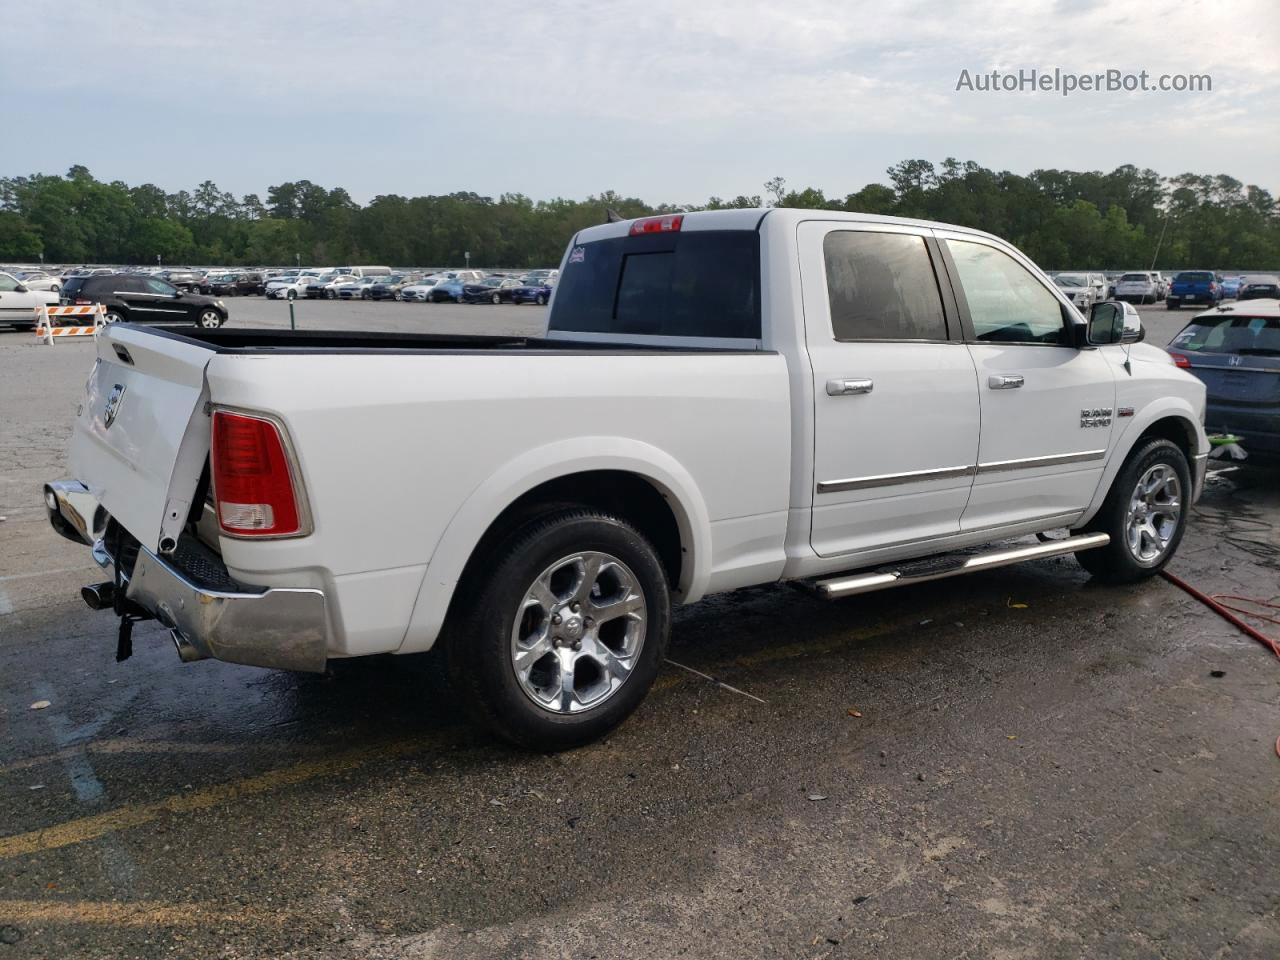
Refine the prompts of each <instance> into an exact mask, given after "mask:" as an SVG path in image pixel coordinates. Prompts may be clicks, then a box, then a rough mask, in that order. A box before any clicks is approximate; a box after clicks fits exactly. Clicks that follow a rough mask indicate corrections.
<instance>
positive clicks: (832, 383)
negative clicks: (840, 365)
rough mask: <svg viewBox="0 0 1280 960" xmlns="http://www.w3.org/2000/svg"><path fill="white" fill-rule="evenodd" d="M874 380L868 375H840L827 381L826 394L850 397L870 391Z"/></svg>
mask: <svg viewBox="0 0 1280 960" xmlns="http://www.w3.org/2000/svg"><path fill="white" fill-rule="evenodd" d="M874 386H875V381H874V380H872V379H870V378H869V377H848V378H846V377H840V378H838V379H835V380H828V381H827V396H829V397H852V396H856V395H857V394H859V393H870V392H871V390H872V388H873V387H874Z"/></svg>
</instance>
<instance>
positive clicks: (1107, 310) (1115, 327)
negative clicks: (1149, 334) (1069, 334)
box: [1086, 300, 1143, 347]
mask: <svg viewBox="0 0 1280 960" xmlns="http://www.w3.org/2000/svg"><path fill="white" fill-rule="evenodd" d="M1142 338H1143V330H1142V319H1141V318H1140V317H1139V316H1138V311H1137V310H1135V309H1134V308H1133V306H1132V305H1131V304H1128V303H1120V302H1118V301H1115V300H1104V301H1102V302H1101V303H1095V304H1094V305H1093V306H1092V307H1091V308H1090V309H1089V325H1088V332H1087V337H1086V339H1087V340H1088V342H1089V343H1090V344H1092V345H1093V346H1099V347H1100V346H1106V345H1107V344H1111V343H1137V342H1138V341H1139V340H1141V339H1142Z"/></svg>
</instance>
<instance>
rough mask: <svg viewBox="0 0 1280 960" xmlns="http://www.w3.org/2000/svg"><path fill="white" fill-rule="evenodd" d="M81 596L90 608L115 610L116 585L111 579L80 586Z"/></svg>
mask: <svg viewBox="0 0 1280 960" xmlns="http://www.w3.org/2000/svg"><path fill="white" fill-rule="evenodd" d="M80 598H81V599H82V600H84V602H85V605H86V606H88V608H89V609H90V610H113V609H115V605H116V585H115V584H114V583H112V582H111V581H110V580H108V581H106V582H104V583H91V584H90V585H89V586H87V587H81V588H80Z"/></svg>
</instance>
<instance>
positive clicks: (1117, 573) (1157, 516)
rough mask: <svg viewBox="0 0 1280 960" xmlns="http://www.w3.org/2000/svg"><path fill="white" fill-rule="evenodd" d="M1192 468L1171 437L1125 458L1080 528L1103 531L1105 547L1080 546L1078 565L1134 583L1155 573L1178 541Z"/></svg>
mask: <svg viewBox="0 0 1280 960" xmlns="http://www.w3.org/2000/svg"><path fill="white" fill-rule="evenodd" d="M1191 493H1192V488H1191V469H1190V467H1189V466H1188V464H1187V458H1186V456H1185V455H1184V454H1183V452H1182V450H1181V449H1180V448H1179V447H1178V446H1177V445H1176V444H1174V443H1172V442H1170V441H1169V440H1160V439H1154V440H1149V441H1147V442H1146V443H1144V444H1142V445H1141V446H1140V447H1138V448H1137V449H1135V450H1134V451H1133V452H1132V453H1131V454H1129V458H1128V459H1127V460H1126V461H1125V464H1124V466H1123V467H1121V468H1120V472H1119V473H1118V474H1117V475H1116V478H1115V481H1114V482H1113V483H1112V484H1111V490H1110V492H1109V493H1108V494H1107V499H1106V500H1105V501H1104V502H1103V504H1102V508H1101V509H1100V510H1099V511H1098V513H1097V515H1096V516H1095V517H1094V518H1093V519H1092V520H1091V521H1090V522H1089V523H1088V525H1087V526H1086V527H1085V528H1084V530H1085V532H1087V533H1107V534H1110V535H1111V542H1110V543H1109V544H1107V545H1106V546H1105V547H1098V548H1096V549H1093V550H1081V551H1080V552H1079V553H1077V554H1076V555H1075V556H1076V559H1077V560H1078V561H1079V562H1080V566H1082V567H1084V568H1085V569H1086V570H1088V571H1089V573H1091V574H1093V576H1094V577H1096V578H1098V579H1099V580H1103V581H1105V582H1108V583H1133V582H1135V581H1138V580H1145V579H1146V578H1147V577H1150V576H1153V575H1154V574H1156V573H1159V572H1160V570H1161V569H1163V567H1164V566H1165V564H1167V563H1168V562H1169V561H1170V560H1171V559H1172V558H1173V555H1174V553H1175V552H1176V551H1177V549H1178V544H1179V543H1180V542H1181V541H1182V534H1183V532H1184V531H1185V530H1186V526H1187V512H1188V510H1189V509H1190V506H1191V503H1190V497H1191Z"/></svg>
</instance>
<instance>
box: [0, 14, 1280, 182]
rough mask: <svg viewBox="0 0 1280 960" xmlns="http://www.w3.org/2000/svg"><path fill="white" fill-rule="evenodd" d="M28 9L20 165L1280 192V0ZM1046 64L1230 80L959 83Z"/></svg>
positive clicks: (2, 75) (18, 74) (138, 175)
mask: <svg viewBox="0 0 1280 960" xmlns="http://www.w3.org/2000/svg"><path fill="white" fill-rule="evenodd" d="M11 19H12V18H11ZM21 19H22V21H23V24H22V30H21V31H20V32H18V33H13V32H11V35H10V36H9V41H8V42H7V43H6V44H5V47H6V50H5V54H4V56H3V57H2V58H0V84H2V86H0V89H2V90H3V93H4V103H5V105H6V107H7V108H8V109H7V111H6V112H7V114H8V122H6V123H5V124H4V129H3V133H0V174H5V175H12V174H25V173H33V172H45V173H63V172H65V171H66V169H67V168H68V167H69V166H70V165H72V164H74V163H82V164H84V165H86V166H88V167H89V169H90V170H91V171H92V172H93V173H94V174H95V175H96V176H98V177H99V178H101V179H107V180H113V179H120V180H124V181H127V182H128V183H130V184H136V183H141V182H146V181H150V182H153V183H157V184H159V185H160V186H162V187H164V188H165V189H167V190H171V191H172V190H177V189H179V188H183V187H187V188H191V187H193V186H195V185H196V184H198V183H199V182H200V181H202V180H206V179H211V180H214V181H215V182H216V183H218V185H219V186H221V187H222V188H223V189H227V190H232V191H234V192H235V193H237V194H244V193H258V194H261V195H265V192H266V188H267V186H268V185H270V184H274V183H279V182H281V181H284V180H297V179H304V178H305V179H309V180H312V181H314V182H317V183H320V184H323V185H325V186H330V187H331V186H343V187H346V188H347V189H348V190H350V191H351V193H352V195H353V196H354V197H355V198H356V199H357V200H359V201H361V202H366V201H368V200H369V199H371V198H372V197H373V196H375V195H377V194H380V193H400V194H406V195H416V194H426V193H446V192H451V191H455V190H472V191H476V192H478V193H482V194H489V195H497V194H499V193H502V192H521V193H525V194H528V195H529V196H532V197H534V198H537V199H542V198H549V197H553V196H566V197H583V196H585V195H586V194H588V193H598V192H599V191H602V190H606V189H614V190H617V191H619V192H620V193H623V194H626V195H632V196H639V197H641V198H643V199H646V200H649V201H651V202H659V201H670V202H701V201H704V200H705V199H706V198H707V197H708V196H710V195H712V194H715V195H719V196H724V197H730V196H734V195H736V194H740V193H745V194H756V193H760V192H762V191H761V184H762V183H763V181H764V180H766V179H768V178H769V177H772V176H779V175H780V176H783V177H785V178H786V180H787V182H788V185H789V186H792V187H797V188H798V187H803V186H816V187H820V188H822V189H823V190H824V191H826V192H827V193H828V195H833V196H843V195H844V194H845V193H848V192H850V191H853V190H856V189H858V188H860V187H861V186H863V185H864V184H866V183H868V182H872V181H881V182H885V180H886V178H885V175H884V170H885V168H886V167H887V166H888V165H890V164H891V163H894V162H896V161H898V160H902V159H906V158H913V157H922V158H926V159H930V160H934V161H935V162H936V161H939V160H941V159H943V158H944V157H946V156H954V157H957V158H959V159H961V160H968V159H971V160H976V161H977V162H979V163H981V164H983V165H985V166H989V167H993V168H996V169H1007V170H1012V171H1015V172H1017V173H1028V172H1030V171H1031V170H1034V169H1036V168H1039V167H1061V168H1069V169H1077V170H1080V169H1094V170H1110V169H1112V168H1114V167H1116V166H1118V165H1120V164H1122V163H1133V164H1137V165H1139V166H1144V167H1152V168H1154V169H1156V170H1158V171H1159V172H1161V173H1163V174H1166V175H1169V174H1177V173H1182V172H1186V171H1192V172H1197V173H1228V174H1230V175H1232V176H1234V177H1237V178H1238V179H1240V180H1243V181H1245V182H1247V183H1257V184H1259V185H1261V186H1264V187H1266V188H1267V189H1269V190H1271V191H1272V192H1275V193H1280V161H1278V159H1277V158H1278V157H1280V123H1277V110H1278V108H1280V2H1277V0H1213V2H1206V0H1110V2H1093V0H1017V2H1014V0H994V2H993V0H984V2H981V3H970V2H959V0H874V2H863V0H834V2H826V0H786V2H776V3H772V4H766V3H753V2H741V0H646V2H642V3H623V2H611V0H573V2H563V0H522V2H510V0H500V2H494V3H487V4H485V3H474V2H473V3H470V4H457V3H455V4H444V3H439V2H435V0H428V2H425V3H417V4H411V3H395V2H389V0H365V2H361V0H342V2H333V0H307V2H305V3H303V2H278V3H262V2H257V3H251V2H239V0H223V2H220V3H217V4H199V3H194V2H185V3H172V2H163V3H162V2H158V0H132V2H130V0H121V2H115V3H104V2H102V0H62V2H58V3H52V2H48V0H43V2H37V3H35V4H34V5H33V6H29V7H27V8H26V10H25V12H24V14H23V16H22V17H21ZM1054 67H1058V68H1061V69H1063V70H1070V71H1076V72H1080V73H1092V72H1095V71H1103V70H1106V69H1107V68H1112V67H1114V68H1119V69H1123V70H1132V71H1134V72H1137V71H1139V70H1144V69H1145V70H1147V71H1149V72H1150V73H1151V74H1152V77H1153V78H1154V77H1156V76H1158V75H1160V74H1162V73H1170V74H1172V73H1183V74H1185V73H1197V74H1203V73H1207V74H1210V75H1211V76H1212V78H1213V91H1212V92H1211V93H1183V94H1178V93H1076V94H1074V95H1073V96H1070V97H1066V98H1064V97H1062V96H1061V95H1059V94H1056V93H976V92H957V91H956V89H955V88H956V83H957V79H958V77H959V76H960V71H961V70H963V69H967V70H969V71H970V72H971V74H977V73H979V72H984V71H990V70H992V69H1001V70H1005V69H1008V70H1017V69H1019V68H1025V69H1030V68H1039V69H1041V70H1045V69H1047V70H1052V69H1053V68H1054Z"/></svg>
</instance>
